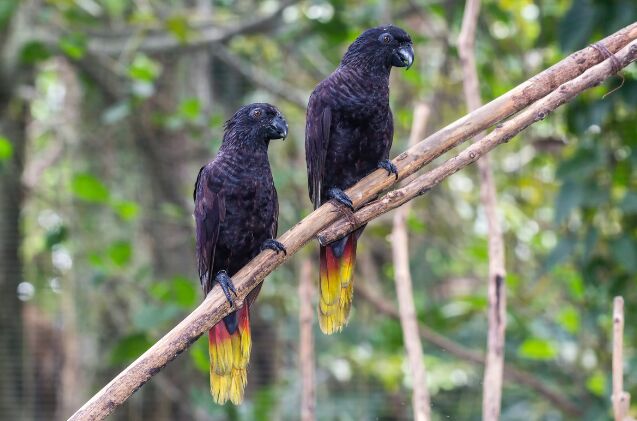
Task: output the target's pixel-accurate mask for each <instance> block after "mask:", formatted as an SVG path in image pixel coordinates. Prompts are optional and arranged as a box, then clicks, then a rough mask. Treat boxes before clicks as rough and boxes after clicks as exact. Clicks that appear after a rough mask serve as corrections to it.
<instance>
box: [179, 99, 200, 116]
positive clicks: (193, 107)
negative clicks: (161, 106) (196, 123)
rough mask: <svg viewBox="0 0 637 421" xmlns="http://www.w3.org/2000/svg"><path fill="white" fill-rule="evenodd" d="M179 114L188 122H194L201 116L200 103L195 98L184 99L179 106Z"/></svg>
mask: <svg viewBox="0 0 637 421" xmlns="http://www.w3.org/2000/svg"><path fill="white" fill-rule="evenodd" d="M179 114H181V115H182V116H183V117H184V118H186V119H188V120H196V119H197V118H198V117H199V115H200V114H201V103H200V102H199V100H198V99H197V98H188V99H185V100H183V101H182V102H181V104H179Z"/></svg>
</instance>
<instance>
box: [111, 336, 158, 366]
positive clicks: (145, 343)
mask: <svg viewBox="0 0 637 421" xmlns="http://www.w3.org/2000/svg"><path fill="white" fill-rule="evenodd" d="M151 345H152V342H151V341H149V340H148V338H147V337H146V335H145V334H144V333H134V334H132V335H128V336H126V337H124V338H122V339H120V340H119V342H118V343H117V345H115V347H114V348H113V349H112V350H111V358H110V359H111V363H112V364H121V363H127V362H129V361H131V360H133V359H135V358H137V357H139V356H140V355H141V354H143V353H144V352H145V351H146V350H147V349H148V348H150V347H151Z"/></svg>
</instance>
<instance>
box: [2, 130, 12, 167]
mask: <svg viewBox="0 0 637 421" xmlns="http://www.w3.org/2000/svg"><path fill="white" fill-rule="evenodd" d="M11 156H13V145H12V144H11V142H10V141H9V139H7V138H6V137H2V136H0V162H2V161H6V160H8V159H9V158H11Z"/></svg>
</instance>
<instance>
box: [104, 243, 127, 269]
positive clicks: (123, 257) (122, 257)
mask: <svg viewBox="0 0 637 421" xmlns="http://www.w3.org/2000/svg"><path fill="white" fill-rule="evenodd" d="M107 254H108V257H109V259H110V260H111V262H113V263H114V264H115V266H117V267H120V268H121V267H124V266H126V265H127V264H128V263H129V262H130V260H131V256H132V255H133V250H132V248H131V244H130V243H129V242H128V241H116V242H114V243H113V244H111V245H110V247H109V248H108V251H107Z"/></svg>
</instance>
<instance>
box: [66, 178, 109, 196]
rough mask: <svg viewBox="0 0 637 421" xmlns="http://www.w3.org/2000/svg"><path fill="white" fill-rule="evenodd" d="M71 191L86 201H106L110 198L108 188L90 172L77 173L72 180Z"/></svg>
mask: <svg viewBox="0 0 637 421" xmlns="http://www.w3.org/2000/svg"><path fill="white" fill-rule="evenodd" d="M71 191H72V192H73V194H74V195H75V197H77V198H79V199H82V200H84V201H86V202H94V203H104V202H106V201H107V200H108V198H109V192H108V188H106V186H105V185H104V184H103V183H102V182H101V181H100V180H99V179H97V178H96V177H95V176H93V175H92V174H89V173H79V174H75V175H74V176H73V179H72V180H71Z"/></svg>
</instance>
